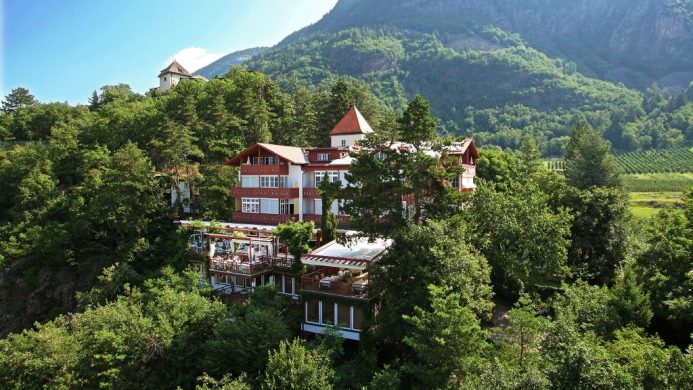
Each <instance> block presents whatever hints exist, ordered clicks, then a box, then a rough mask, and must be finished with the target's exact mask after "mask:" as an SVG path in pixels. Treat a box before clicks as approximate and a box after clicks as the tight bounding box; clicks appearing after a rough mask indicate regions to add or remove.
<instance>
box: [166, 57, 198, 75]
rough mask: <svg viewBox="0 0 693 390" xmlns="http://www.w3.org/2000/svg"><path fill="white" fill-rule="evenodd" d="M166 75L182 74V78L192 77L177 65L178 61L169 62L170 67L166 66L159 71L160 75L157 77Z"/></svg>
mask: <svg viewBox="0 0 693 390" xmlns="http://www.w3.org/2000/svg"><path fill="white" fill-rule="evenodd" d="M166 73H176V74H182V75H183V76H190V77H192V74H190V72H188V70H187V69H185V68H184V67H183V65H181V64H179V63H178V61H175V60H174V61H173V62H171V65H169V66H167V67H166V68H164V69H163V70H162V71H161V73H159V77H161V76H163V75H165V74H166Z"/></svg>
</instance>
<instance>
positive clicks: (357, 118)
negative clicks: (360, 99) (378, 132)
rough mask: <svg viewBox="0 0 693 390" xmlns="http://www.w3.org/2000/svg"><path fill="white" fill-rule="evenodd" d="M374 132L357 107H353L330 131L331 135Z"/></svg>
mask: <svg viewBox="0 0 693 390" xmlns="http://www.w3.org/2000/svg"><path fill="white" fill-rule="evenodd" d="M372 132H373V129H372V128H371V125H369V124H368V122H367V121H366V118H364V117H363V115H361V112H359V110H358V108H356V106H351V108H350V109H349V111H347V113H346V114H345V115H344V117H343V118H342V119H341V120H340V121H339V122H338V123H337V125H336V126H335V127H334V129H332V131H330V135H343V134H367V133H372Z"/></svg>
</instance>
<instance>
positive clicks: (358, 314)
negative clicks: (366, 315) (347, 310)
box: [353, 307, 363, 329]
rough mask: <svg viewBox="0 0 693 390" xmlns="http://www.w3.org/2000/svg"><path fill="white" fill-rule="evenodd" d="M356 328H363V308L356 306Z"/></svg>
mask: <svg viewBox="0 0 693 390" xmlns="http://www.w3.org/2000/svg"><path fill="white" fill-rule="evenodd" d="M353 328H354V329H363V309H362V308H360V307H354V326H353Z"/></svg>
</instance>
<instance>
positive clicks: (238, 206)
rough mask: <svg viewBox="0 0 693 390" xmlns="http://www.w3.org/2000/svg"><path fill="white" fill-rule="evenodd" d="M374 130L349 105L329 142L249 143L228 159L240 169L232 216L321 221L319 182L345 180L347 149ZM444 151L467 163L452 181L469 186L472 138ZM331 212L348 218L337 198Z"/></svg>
mask: <svg viewBox="0 0 693 390" xmlns="http://www.w3.org/2000/svg"><path fill="white" fill-rule="evenodd" d="M372 132H373V130H372V129H371V126H370V125H369V124H368V122H367V121H366V120H365V118H364V117H363V116H362V115H361V113H360V112H359V111H358V109H357V108H356V107H355V106H352V107H351V109H350V110H349V111H348V112H347V114H346V115H345V116H344V117H343V118H342V119H341V120H340V121H339V123H337V125H336V126H335V127H334V129H332V131H331V132H330V144H331V145H330V147H322V148H321V147H311V148H299V147H294V146H283V145H273V144H263V143H258V144H255V145H253V146H251V147H249V148H247V149H246V150H244V151H243V152H241V153H240V154H238V155H237V156H235V157H234V158H232V159H231V160H229V161H228V162H227V165H231V166H236V167H238V168H239V180H238V184H237V186H236V187H233V188H232V189H231V194H232V196H233V197H234V199H235V208H234V209H235V210H236V211H234V213H233V215H232V220H233V221H234V222H241V223H253V224H266V225H276V224H278V223H284V222H286V221H288V220H289V219H292V218H293V219H297V220H300V221H314V222H316V223H319V222H320V220H321V213H322V201H321V198H320V193H319V191H318V189H317V186H318V184H319V183H320V181H321V180H322V179H323V177H325V176H327V177H328V178H329V180H331V181H338V182H340V183H342V185H346V183H347V181H346V177H345V175H346V173H347V172H348V171H349V166H350V165H351V161H352V158H351V157H349V153H350V152H352V151H354V150H356V148H358V142H359V141H361V140H364V139H365V138H366V136H367V135H368V134H369V133H372ZM448 154H449V155H453V156H457V158H458V161H459V164H460V165H462V166H464V168H465V170H464V173H462V174H461V175H460V176H459V178H458V180H455V181H453V182H452V183H451V186H454V187H456V188H457V189H458V190H459V191H471V190H473V189H474V188H475V185H474V176H475V175H476V167H475V163H476V159H477V158H478V157H479V154H478V152H477V149H476V146H475V145H474V141H473V139H469V140H466V141H465V142H463V143H460V144H458V145H453V146H451V147H449V148H448ZM332 211H333V212H334V214H335V215H336V216H337V219H338V222H339V224H340V225H342V226H344V225H346V224H347V223H348V218H349V217H348V216H347V215H344V214H343V213H342V211H341V210H340V207H339V201H335V202H334V203H333V204H332Z"/></svg>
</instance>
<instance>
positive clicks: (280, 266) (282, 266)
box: [272, 255, 294, 271]
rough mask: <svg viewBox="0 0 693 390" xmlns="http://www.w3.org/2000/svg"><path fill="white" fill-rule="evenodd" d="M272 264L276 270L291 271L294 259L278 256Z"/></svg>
mask: <svg viewBox="0 0 693 390" xmlns="http://www.w3.org/2000/svg"><path fill="white" fill-rule="evenodd" d="M272 264H273V265H274V269H276V270H283V271H291V270H293V266H294V258H293V257H288V256H284V255H279V256H277V257H275V258H274V259H273V260H272Z"/></svg>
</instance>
